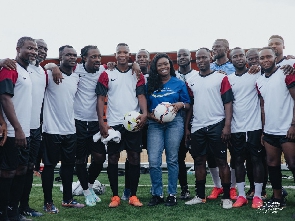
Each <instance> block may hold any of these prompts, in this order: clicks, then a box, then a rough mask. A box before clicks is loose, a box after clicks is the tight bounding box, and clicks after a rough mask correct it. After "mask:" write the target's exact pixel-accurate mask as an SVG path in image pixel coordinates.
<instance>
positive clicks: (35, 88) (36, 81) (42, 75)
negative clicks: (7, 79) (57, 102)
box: [28, 65, 47, 129]
mask: <svg viewBox="0 0 295 221" xmlns="http://www.w3.org/2000/svg"><path fill="white" fill-rule="evenodd" d="M28 72H29V73H30V77H31V81H32V98H33V101H34V106H33V107H32V112H31V124H30V128H31V129H38V128H39V127H40V114H41V109H42V104H43V99H44V92H45V88H46V85H47V74H46V72H45V71H44V70H43V68H42V67H41V66H38V67H36V66H35V65H29V67H28Z"/></svg>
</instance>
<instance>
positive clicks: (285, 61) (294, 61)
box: [277, 57, 295, 68]
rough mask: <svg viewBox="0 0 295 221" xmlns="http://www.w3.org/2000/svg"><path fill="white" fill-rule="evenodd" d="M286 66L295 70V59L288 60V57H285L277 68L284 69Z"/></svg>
mask: <svg viewBox="0 0 295 221" xmlns="http://www.w3.org/2000/svg"><path fill="white" fill-rule="evenodd" d="M284 65H290V66H292V67H293V68H295V59H286V57H284V58H283V59H282V60H280V61H279V62H278V63H277V66H280V67H282V66H284Z"/></svg>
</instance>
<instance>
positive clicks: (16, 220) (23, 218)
mask: <svg viewBox="0 0 295 221" xmlns="http://www.w3.org/2000/svg"><path fill="white" fill-rule="evenodd" d="M9 220H10V221H32V219H27V218H26V217H25V216H23V215H21V214H19V216H18V218H17V219H12V218H9Z"/></svg>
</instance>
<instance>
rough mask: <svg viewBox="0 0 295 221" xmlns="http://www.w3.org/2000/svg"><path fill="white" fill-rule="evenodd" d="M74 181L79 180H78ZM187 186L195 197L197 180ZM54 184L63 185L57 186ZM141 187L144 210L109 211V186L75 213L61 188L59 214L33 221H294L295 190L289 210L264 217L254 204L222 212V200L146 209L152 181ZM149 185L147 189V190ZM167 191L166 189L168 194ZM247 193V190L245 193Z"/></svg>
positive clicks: (36, 200)
mask: <svg viewBox="0 0 295 221" xmlns="http://www.w3.org/2000/svg"><path fill="white" fill-rule="evenodd" d="M283 174H285V175H291V174H290V172H287V171H283ZM75 180H77V178H76V177H75ZM98 180H99V181H100V182H101V183H104V184H108V178H107V175H106V173H102V174H101V175H100V176H99V178H98ZM188 182H189V184H190V191H191V193H192V195H194V187H193V184H194V176H193V175H188ZM40 183H41V179H40V178H37V177H35V178H34V184H35V185H34V187H33V189H32V193H31V198H30V206H31V207H32V208H34V209H36V210H38V211H42V206H43V192H42V187H41V186H40V185H38V184H40ZM163 183H164V185H167V173H163ZM55 184H60V183H57V182H55ZM119 184H120V185H119V193H120V194H121V193H122V192H123V184H124V177H122V176H120V177H119ZM207 184H208V185H210V184H212V180H211V177H210V175H208V176H207ZM140 185H141V186H140V187H139V188H138V194H137V195H138V197H139V199H140V200H141V202H142V203H143V204H144V206H143V207H141V208H135V207H133V206H130V205H128V202H126V201H121V205H120V206H119V207H118V208H108V204H109V202H110V198H111V190H110V187H109V186H107V190H106V193H105V194H103V195H100V197H101V199H102V202H101V203H97V205H96V206H94V207H85V208H82V209H74V208H63V207H61V201H62V194H61V192H60V191H59V187H54V190H53V199H54V203H55V205H56V207H58V208H59V211H60V212H59V213H58V214H45V215H44V216H42V217H38V218H34V220H40V221H43V220H48V221H60V220H66V221H80V220H81V221H90V220H91V221H92V220H103V221H107V220H116V221H117V220H118V221H124V220H128V221H132V220H141V221H149V220H161V221H162V220H169V221H170V220H185V221H190V220H201V221H203V220H204V221H209V220H210V221H211V220H212V221H223V220H224V221H236V220H237V221H239V220H242V221H247V220H249V221H254V220H259V221H260V220H266V221H272V220H279V221H288V220H293V221H294V220H295V216H294V217H292V216H293V214H294V213H295V210H294V208H295V197H294V195H295V190H294V189H292V188H288V189H287V190H288V193H289V195H288V197H287V199H288V201H287V207H286V208H285V209H283V210H282V211H278V212H277V213H271V212H268V213H262V212H259V211H258V210H254V209H252V208H251V201H249V203H248V205H246V206H244V207H242V208H232V209H229V210H225V209H222V207H221V206H220V198H218V199H217V200H211V201H209V200H207V202H206V203H205V204H198V205H192V206H188V205H185V204H184V202H185V201H183V200H178V205H176V206H174V207H166V206H164V205H163V204H161V205H158V206H155V207H149V206H147V204H148V202H149V200H150V197H151V195H150V177H149V174H142V175H141V177H140ZM145 185H146V186H145ZM283 185H284V186H293V185H295V184H294V182H293V179H290V180H288V179H284V180H283ZM166 189H167V188H166V187H164V190H165V194H166ZM210 190H211V188H209V187H208V188H206V191H207V194H209V192H210ZM246 191H247V189H246ZM179 194H180V188H179V189H178V195H179ZM267 194H268V196H270V195H271V189H267ZM75 198H76V199H77V200H78V201H79V202H81V203H82V202H83V201H84V197H83V196H77V197H75Z"/></svg>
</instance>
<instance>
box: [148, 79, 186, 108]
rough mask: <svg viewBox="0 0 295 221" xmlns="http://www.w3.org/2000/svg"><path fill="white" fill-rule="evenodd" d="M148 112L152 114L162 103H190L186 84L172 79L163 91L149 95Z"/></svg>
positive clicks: (164, 86)
mask: <svg viewBox="0 0 295 221" xmlns="http://www.w3.org/2000/svg"><path fill="white" fill-rule="evenodd" d="M147 102H148V110H149V112H150V113H152V112H153V110H154V109H155V108H156V106H157V105H158V104H160V103H162V102H169V103H171V104H172V103H176V102H183V103H190V98H189V95H188V91H187V87H186V84H185V83H184V82H183V81H181V80H179V79H178V78H176V77H171V79H170V80H169V81H168V82H166V83H165V84H164V85H163V89H162V90H161V91H158V90H156V91H154V92H153V93H152V94H148V95H147Z"/></svg>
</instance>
